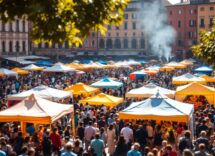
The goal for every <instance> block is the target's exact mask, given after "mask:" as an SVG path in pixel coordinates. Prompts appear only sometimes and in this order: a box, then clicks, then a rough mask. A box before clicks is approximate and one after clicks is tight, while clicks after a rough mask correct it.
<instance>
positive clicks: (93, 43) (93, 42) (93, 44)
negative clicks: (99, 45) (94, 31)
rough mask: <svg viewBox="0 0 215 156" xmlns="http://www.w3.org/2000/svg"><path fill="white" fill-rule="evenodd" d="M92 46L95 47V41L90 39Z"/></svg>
mask: <svg viewBox="0 0 215 156" xmlns="http://www.w3.org/2000/svg"><path fill="white" fill-rule="evenodd" d="M92 47H93V48H94V47H95V41H94V40H93V41H92Z"/></svg>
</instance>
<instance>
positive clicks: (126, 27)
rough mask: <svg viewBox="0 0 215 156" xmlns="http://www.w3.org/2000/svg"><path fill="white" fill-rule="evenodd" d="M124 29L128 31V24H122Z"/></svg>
mask: <svg viewBox="0 0 215 156" xmlns="http://www.w3.org/2000/svg"><path fill="white" fill-rule="evenodd" d="M124 29H125V30H127V29H128V22H124Z"/></svg>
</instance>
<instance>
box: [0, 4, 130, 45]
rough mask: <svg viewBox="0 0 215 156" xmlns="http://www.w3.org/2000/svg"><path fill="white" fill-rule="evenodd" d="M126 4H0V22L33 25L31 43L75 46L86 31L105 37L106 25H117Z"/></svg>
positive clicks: (85, 34) (120, 20) (84, 35)
mask: <svg viewBox="0 0 215 156" xmlns="http://www.w3.org/2000/svg"><path fill="white" fill-rule="evenodd" d="M128 2H129V0H0V18H1V19H2V20H3V21H5V22H7V21H10V20H14V19H15V18H16V17H19V18H27V19H28V20H29V21H31V22H32V23H33V25H32V32H31V37H32V39H33V40H34V41H35V42H41V41H44V42H48V43H63V42H64V41H68V42H69V44H70V45H71V44H75V45H76V46H79V44H80V43H82V39H83V38H85V37H86V36H87V35H88V34H89V32H90V30H96V31H99V32H100V33H101V34H103V35H104V34H105V33H106V30H107V29H106V27H105V25H107V24H116V25H119V24H120V23H121V22H122V20H123V16H124V15H123V10H124V9H125V7H126V6H127V4H128Z"/></svg>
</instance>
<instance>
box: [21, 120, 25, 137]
mask: <svg viewBox="0 0 215 156" xmlns="http://www.w3.org/2000/svg"><path fill="white" fill-rule="evenodd" d="M20 126H21V132H22V134H23V136H25V134H26V122H23V121H22V122H20Z"/></svg>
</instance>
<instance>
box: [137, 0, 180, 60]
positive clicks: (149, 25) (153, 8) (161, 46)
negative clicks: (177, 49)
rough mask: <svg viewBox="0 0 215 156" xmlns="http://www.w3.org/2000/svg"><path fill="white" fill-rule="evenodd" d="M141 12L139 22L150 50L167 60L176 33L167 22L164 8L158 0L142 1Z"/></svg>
mask: <svg viewBox="0 0 215 156" xmlns="http://www.w3.org/2000/svg"><path fill="white" fill-rule="evenodd" d="M142 14H143V16H142V23H141V24H142V26H143V31H144V32H145V34H146V35H147V38H148V41H149V45H150V47H151V49H150V50H151V51H152V52H153V54H155V55H156V56H158V57H159V58H160V59H161V58H165V59H166V61H168V60H169V58H170V56H171V51H172V48H171V45H172V44H173V43H174V40H175V35H176V33H175V30H174V29H173V28H172V27H171V26H170V25H169V24H168V19H167V13H166V8H165V7H164V6H163V5H162V4H161V2H160V0H155V1H154V2H153V1H152V2H144V5H143V8H142Z"/></svg>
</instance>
